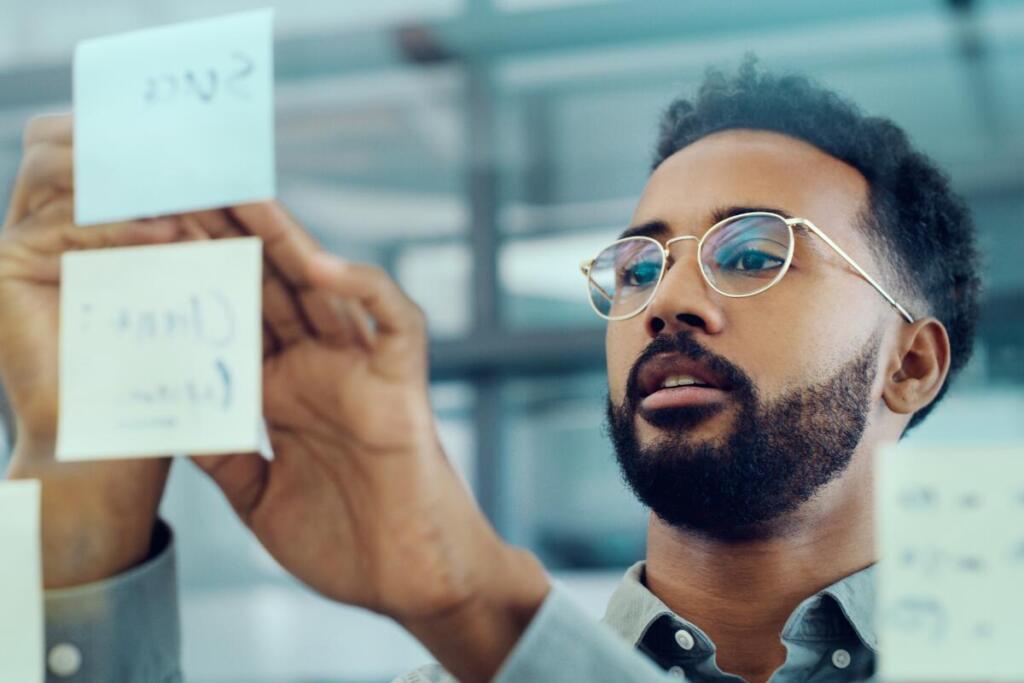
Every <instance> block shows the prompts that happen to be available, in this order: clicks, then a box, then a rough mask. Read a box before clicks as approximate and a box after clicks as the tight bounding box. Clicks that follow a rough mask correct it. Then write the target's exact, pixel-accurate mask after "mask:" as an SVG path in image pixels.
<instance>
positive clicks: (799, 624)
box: [602, 562, 878, 654]
mask: <svg viewBox="0 0 1024 683" xmlns="http://www.w3.org/2000/svg"><path fill="white" fill-rule="evenodd" d="M645 566H646V565H645V563H644V562H637V563H636V564H634V565H633V566H632V567H630V568H629V569H628V570H627V571H626V574H625V575H624V576H623V577H622V580H621V581H620V582H619V585H618V587H617V588H616V589H615V592H614V593H613V594H612V597H611V600H609V602H608V608H607V610H606V612H605V615H604V619H603V620H602V621H604V623H605V624H607V625H608V626H609V627H611V628H612V630H614V631H615V632H616V633H618V634H619V635H620V636H621V637H622V638H623V639H625V640H626V641H628V642H630V643H632V644H634V645H638V644H640V641H641V640H642V639H643V638H644V635H645V634H646V633H647V631H648V629H650V627H651V625H652V624H654V622H655V621H657V620H658V618H659V617H661V616H663V615H669V616H670V617H672V618H673V619H675V620H677V621H679V622H681V623H683V624H686V625H687V627H689V628H690V629H691V630H692V631H693V634H694V636H695V640H696V641H697V642H696V644H697V647H696V648H694V649H695V652H694V654H697V653H698V652H700V651H707V650H709V649H710V650H714V646H713V644H712V643H711V641H710V639H708V638H707V636H706V634H704V633H703V632H702V631H701V630H700V629H699V628H697V627H696V626H695V625H693V624H691V623H690V622H687V621H686V620H685V619H683V618H682V617H680V616H679V615H677V614H675V613H674V612H673V611H672V610H671V609H669V607H668V605H666V604H665V603H664V602H662V601H661V600H660V599H658V597H657V596H656V595H654V593H652V592H651V591H650V590H648V589H647V586H645V585H644V569H645ZM875 580H876V577H875V565H871V566H869V567H866V568H865V569H861V570H860V571H857V572H855V573H853V574H850V575H849V576H847V577H845V578H843V579H840V580H839V581H837V582H836V583H834V584H832V585H831V586H828V587H827V588H825V589H823V590H821V591H819V592H818V593H816V594H815V595H812V596H810V597H809V598H807V599H806V600H804V601H803V602H802V603H800V605H799V606H798V607H797V608H796V609H795V610H794V611H793V614H792V615H790V618H789V619H788V620H787V622H786V625H785V627H784V628H783V631H782V634H781V635H782V637H783V638H784V639H785V638H792V639H826V638H829V637H838V636H841V635H842V633H843V632H844V631H849V630H850V629H851V628H852V630H853V631H854V633H856V635H857V637H858V638H859V639H860V640H861V641H862V642H863V643H864V645H866V646H867V647H868V648H869V649H871V650H872V651H873V652H877V651H878V640H877V634H876V632H875V619H874V604H875Z"/></svg>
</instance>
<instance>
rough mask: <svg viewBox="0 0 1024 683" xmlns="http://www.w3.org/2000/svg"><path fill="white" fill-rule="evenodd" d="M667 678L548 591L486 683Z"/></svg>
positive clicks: (650, 682) (558, 592) (654, 681)
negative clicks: (494, 674)
mask: <svg viewBox="0 0 1024 683" xmlns="http://www.w3.org/2000/svg"><path fill="white" fill-rule="evenodd" d="M680 680H684V679H680V678H678V677H669V675H668V674H667V673H666V672H665V671H663V670H661V669H660V668H658V667H657V666H656V665H655V664H654V663H653V662H652V661H651V660H649V659H648V658H647V657H645V656H644V655H642V654H641V653H639V652H637V650H636V649H635V648H633V647H632V645H631V644H629V643H627V642H625V641H623V640H622V639H621V638H620V637H619V636H617V635H616V634H615V633H614V632H613V631H612V630H611V629H609V628H608V627H607V626H605V625H604V624H600V623H598V622H595V621H594V620H593V619H592V618H591V617H590V616H589V615H587V614H586V613H585V612H583V610H582V609H580V608H579V607H577V606H576V604H575V603H573V601H572V600H571V599H570V598H569V596H568V595H566V593H565V592H564V590H563V589H561V588H559V587H558V586H557V585H555V586H553V587H552V588H551V591H550V592H549V593H548V596H547V598H545V600H544V603H543V604H542V605H541V607H540V610H538V612H537V614H536V616H534V618H533V621H531V622H530V625H529V626H528V627H527V629H526V631H525V633H523V636H522V637H521V638H520V639H519V642H518V643H517V644H516V646H515V647H514V648H513V649H512V652H511V653H510V654H509V656H508V659H506V660H505V663H504V664H502V667H501V670H500V671H498V675H497V676H495V678H494V680H493V682H492V683H564V681H588V683H622V682H623V681H630V683H665V681H674V682H675V683H678V682H679V681H680Z"/></svg>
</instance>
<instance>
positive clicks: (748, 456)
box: [607, 332, 881, 541]
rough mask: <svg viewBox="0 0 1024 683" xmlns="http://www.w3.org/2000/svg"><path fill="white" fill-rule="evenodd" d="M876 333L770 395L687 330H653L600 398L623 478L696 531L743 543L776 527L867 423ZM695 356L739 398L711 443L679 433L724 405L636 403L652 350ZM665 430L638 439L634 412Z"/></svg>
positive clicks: (671, 519)
mask: <svg viewBox="0 0 1024 683" xmlns="http://www.w3.org/2000/svg"><path fill="white" fill-rule="evenodd" d="M880 344H881V338H880V335H878V334H876V335H875V336H873V337H872V338H871V340H869V341H868V342H867V343H866V344H865V347H864V349H863V350H862V351H861V352H860V353H859V354H858V355H857V357H855V358H853V359H852V360H850V361H848V362H847V363H846V364H844V365H843V366H842V367H840V368H839V369H838V370H837V371H836V372H835V373H834V374H833V375H832V376H831V377H829V378H827V379H825V380H824V381H822V382H821V383H819V384H815V385H811V386H808V387H803V388H797V389H793V390H790V391H789V392H787V393H785V394H783V395H782V396H781V397H779V398H777V399H774V400H773V401H771V402H770V403H765V402H763V401H762V400H761V398H760V395H759V393H758V391H757V387H756V386H755V385H754V383H753V381H752V380H751V379H750V377H749V376H748V375H747V374H746V373H744V372H743V371H742V370H741V369H740V368H738V367H737V366H735V365H733V364H732V363H730V362H729V361H728V360H726V359H725V358H722V357H721V356H717V355H715V354H713V353H711V352H710V351H708V350H707V349H705V348H704V347H703V346H701V345H700V344H699V343H698V342H697V341H696V340H695V339H694V338H693V335H692V333H690V332H680V333H678V334H677V335H675V336H674V337H673V336H668V335H666V336H659V337H658V338H656V339H655V340H654V341H653V342H651V344H650V345H649V346H648V348H647V349H646V350H645V351H644V353H643V354H642V355H641V357H640V358H639V359H637V362H636V363H635V364H634V366H633V369H632V371H631V372H630V376H629V380H628V381H627V386H626V399H625V401H624V404H623V405H622V406H616V405H614V404H613V403H612V400H611V397H610V396H609V398H608V405H607V429H608V433H609V436H610V437H611V440H612V444H613V445H614V447H615V455H616V458H617V460H618V462H619V467H620V469H621V471H622V477H623V479H624V480H625V482H626V484H627V485H628V486H629V487H630V488H631V489H632V490H633V493H634V494H635V495H636V497H637V498H639V499H640V501H641V502H642V503H643V504H644V505H646V506H647V507H649V508H650V509H651V511H652V512H653V513H654V514H656V515H657V516H658V517H659V518H661V519H662V520H663V521H665V522H666V523H668V524H670V525H672V526H673V527H676V528H678V529H681V530H686V531H690V532H693V533H697V534H699V535H701V536H704V537H707V538H711V539H717V540H723V541H744V540H755V539H766V538H771V537H774V536H778V535H781V534H784V533H785V532H786V528H787V524H786V520H787V519H789V516H790V513H793V512H795V511H796V510H797V509H798V508H800V507H801V506H802V505H803V504H804V503H805V502H807V501H808V500H810V499H811V498H812V497H813V496H814V494H815V493H816V492H817V491H818V490H819V489H821V488H822V487H823V486H824V485H825V484H827V483H829V482H830V481H832V480H834V479H835V478H836V477H838V476H839V475H840V474H842V472H843V471H844V470H846V468H847V467H848V466H849V464H850V461H851V460H852V458H853V454H854V452H855V450H856V448H857V444H859V443H860V440H861V437H862V436H863V434H864V430H865V428H866V426H867V420H868V414H869V409H870V393H871V387H872V383H873V379H874V374H875V367H876V366H875V362H876V359H877V356H878V350H879V348H880ZM667 352H669V353H671V352H675V353H679V354H681V355H682V356H683V357H685V358H689V359H691V360H695V361H698V362H701V363H703V364H704V365H705V366H707V367H708V368H710V369H711V370H712V371H713V372H715V373H716V374H717V375H718V376H719V377H720V378H722V379H723V380H724V381H725V382H726V385H727V386H729V387H730V388H731V389H730V391H729V394H728V396H729V399H730V401H731V402H734V403H735V404H736V405H737V406H738V412H737V414H736V416H735V417H734V418H733V420H732V427H731V431H730V432H728V433H727V434H725V435H724V437H722V438H720V439H716V440H714V441H710V442H709V441H695V440H693V439H691V438H688V434H687V432H688V430H690V429H692V428H693V427H695V426H696V425H698V424H700V423H701V422H703V421H705V420H707V419H709V418H710V417H711V416H713V415H715V414H716V413H718V412H721V411H722V410H724V409H725V408H727V407H728V405H729V403H728V402H723V403H721V404H716V405H710V406H694V407H680V408H669V409H664V410H657V411H644V410H643V409H642V408H640V400H641V392H640V388H639V381H638V376H639V370H640V368H641V367H642V366H643V364H644V363H645V362H646V361H647V360H649V359H651V358H653V357H654V356H656V355H658V354H661V353H667ZM638 415H639V416H641V417H643V418H644V419H645V420H646V421H647V422H648V423H650V424H652V425H653V426H655V427H658V428H660V429H661V430H662V431H663V432H664V436H662V437H660V438H658V439H657V440H656V441H655V442H654V443H651V444H649V445H641V444H640V442H639V439H638V437H637V432H636V416H638Z"/></svg>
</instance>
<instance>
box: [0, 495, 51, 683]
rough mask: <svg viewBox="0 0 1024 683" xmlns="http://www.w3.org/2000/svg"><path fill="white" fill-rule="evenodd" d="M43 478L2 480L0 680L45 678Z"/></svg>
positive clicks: (32, 681)
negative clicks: (41, 535)
mask: <svg viewBox="0 0 1024 683" xmlns="http://www.w3.org/2000/svg"><path fill="white" fill-rule="evenodd" d="M39 496H40V487H39V482H38V481H34V480H24V481H0V549H2V551H0V552H2V555H0V557H2V558H3V561H0V606H2V608H0V681H25V682H26V683H42V681H43V640H44V633H43V577H42V569H41V564H40V550H39Z"/></svg>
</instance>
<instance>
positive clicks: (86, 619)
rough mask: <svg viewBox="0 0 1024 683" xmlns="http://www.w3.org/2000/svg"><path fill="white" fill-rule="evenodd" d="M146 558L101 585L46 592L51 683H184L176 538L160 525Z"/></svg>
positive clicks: (48, 671) (47, 645) (168, 529)
mask: <svg viewBox="0 0 1024 683" xmlns="http://www.w3.org/2000/svg"><path fill="white" fill-rule="evenodd" d="M152 547H153V550H152V552H151V554H150V557H149V559H147V560H146V561H145V562H143V563H142V564H141V565H139V566H137V567H134V568H132V569H130V570H128V571H126V572H124V573H122V574H118V575H117V576H114V577H111V578H109V579H105V580H103V581H98V582H96V583H90V584H85V585H82V586H75V587H73V588H62V589H59V590H51V591H46V595H45V604H46V611H45V613H46V652H47V678H46V680H47V682H48V683H87V682H91V681H105V682H107V683H179V682H180V681H181V680H182V678H181V665H180V662H181V640H180V627H179V622H178V586H177V572H176V569H175V557H174V537H173V534H172V533H171V530H170V527H168V526H167V525H166V524H165V523H163V522H162V521H160V522H158V523H157V527H156V529H155V531H154V536H153V546H152Z"/></svg>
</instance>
